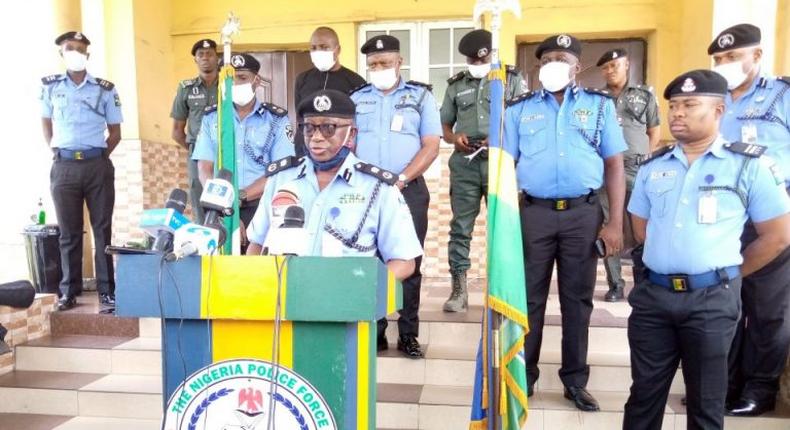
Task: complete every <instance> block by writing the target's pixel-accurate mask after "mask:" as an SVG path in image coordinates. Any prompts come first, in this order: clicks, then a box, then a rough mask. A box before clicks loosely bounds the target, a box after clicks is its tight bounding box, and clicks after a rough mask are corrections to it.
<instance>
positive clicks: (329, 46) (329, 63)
mask: <svg viewBox="0 0 790 430" xmlns="http://www.w3.org/2000/svg"><path fill="white" fill-rule="evenodd" d="M310 60H311V61H312V62H313V66H314V67H312V68H310V69H308V70H305V71H304V72H302V73H300V74H299V75H298V76H297V77H296V82H295V83H294V104H295V105H296V106H299V104H301V102H302V100H305V99H306V98H307V97H308V96H309V95H311V94H313V93H314V92H316V91H318V90H326V89H333V90H338V91H340V92H343V93H346V94H348V92H349V91H351V90H353V89H354V88H357V87H359V86H360V85H364V84H365V79H364V78H362V76H359V75H358V74H356V73H355V72H354V71H353V70H351V69H349V68H347V67H344V66H343V65H342V64H340V40H339V39H338V37H337V33H336V32H335V30H333V29H332V28H330V27H318V28H316V29H315V31H313V34H312V36H310ZM296 122H297V124H300V123H301V122H302V119H301V118H298V117H297V118H296ZM304 141H305V140H304V136H302V130H301V129H300V128H299V127H297V128H296V137H295V138H294V142H295V144H294V146H295V150H296V155H297V156H302V155H304V154H305V147H304V144H303V142H304Z"/></svg>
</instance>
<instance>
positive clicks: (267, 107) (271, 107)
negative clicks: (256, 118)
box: [258, 103, 288, 116]
mask: <svg viewBox="0 0 790 430" xmlns="http://www.w3.org/2000/svg"><path fill="white" fill-rule="evenodd" d="M265 111H269V112H271V113H272V115H275V116H285V115H287V114H288V111H287V110H285V109H283V108H281V107H280V106H277V105H276V104H272V103H261V106H260V107H259V108H258V113H260V114H263V113H264V112H265Z"/></svg>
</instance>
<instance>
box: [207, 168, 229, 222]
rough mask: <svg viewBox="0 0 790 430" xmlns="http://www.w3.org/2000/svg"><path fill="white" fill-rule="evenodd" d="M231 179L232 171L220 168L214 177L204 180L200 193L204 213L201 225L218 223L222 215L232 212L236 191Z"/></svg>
mask: <svg viewBox="0 0 790 430" xmlns="http://www.w3.org/2000/svg"><path fill="white" fill-rule="evenodd" d="M232 180H233V173H231V171H230V170H228V169H220V171H219V172H217V175H216V176H214V178H212V179H209V180H208V181H206V185H205V186H204V187H203V194H201V195H200V206H201V207H202V208H203V211H204V212H205V213H206V215H205V216H204V217H203V225H216V224H219V222H220V219H221V218H222V217H224V216H229V215H232V214H233V202H234V200H235V199H236V192H235V190H234V189H233V182H232Z"/></svg>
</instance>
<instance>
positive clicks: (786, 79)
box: [776, 76, 790, 85]
mask: <svg viewBox="0 0 790 430" xmlns="http://www.w3.org/2000/svg"><path fill="white" fill-rule="evenodd" d="M776 80H777V81H779V82H781V83H783V84H785V85H790V76H777V77H776Z"/></svg>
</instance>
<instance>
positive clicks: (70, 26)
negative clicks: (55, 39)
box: [50, 0, 82, 34]
mask: <svg viewBox="0 0 790 430" xmlns="http://www.w3.org/2000/svg"><path fill="white" fill-rule="evenodd" d="M50 4H51V6H52V12H51V14H52V17H53V18H54V20H55V22H54V27H55V28H53V29H52V30H53V31H52V32H53V34H62V33H65V32H67V31H71V30H81V29H82V9H81V8H80V0H51V1H50Z"/></svg>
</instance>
